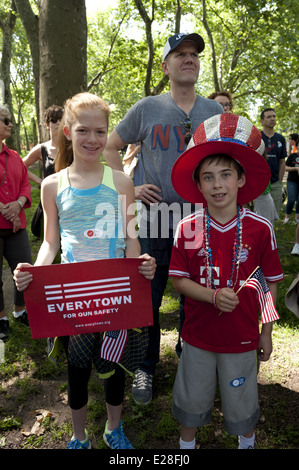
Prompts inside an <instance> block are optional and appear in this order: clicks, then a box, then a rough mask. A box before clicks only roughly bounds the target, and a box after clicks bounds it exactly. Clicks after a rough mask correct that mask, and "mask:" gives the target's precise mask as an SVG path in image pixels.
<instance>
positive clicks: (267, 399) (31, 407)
mask: <svg viewBox="0 0 299 470" xmlns="http://www.w3.org/2000/svg"><path fill="white" fill-rule="evenodd" d="M177 320H178V312H173V313H171V314H167V315H164V316H163V319H162V328H163V334H162V354H161V363H160V365H159V367H158V371H157V374H156V377H155V383H154V390H155V392H154V400H153V401H152V403H151V404H150V405H149V406H148V407H142V408H140V407H138V406H137V405H135V404H134V402H133V400H132V397H131V392H130V390H131V379H129V380H128V383H127V395H126V399H125V403H124V421H125V424H126V433H127V435H128V436H129V437H130V440H131V442H132V443H133V445H134V447H135V448H139V449H157V450H159V449H161V450H162V449H164V450H165V449H178V437H179V428H178V425H177V423H176V422H175V421H174V420H173V418H172V415H171V390H172V384H173V380H174V377H175V371H176V368H177V358H176V355H175V354H173V350H174V347H175V343H176V340H177V335H176V332H175V331H174V330H173V329H172V328H173V325H174V324H177V323H176V322H177ZM171 325H172V326H171ZM29 340H30V339H29ZM293 347H294V352H295V353H298V351H299V344H294V345H293ZM280 353H282V351H280ZM39 355H40V356H43V357H39ZM45 356H46V351H45V349H44V350H37V352H36V355H33V356H32V361H34V363H35V364H38V363H39V362H40V363H42V361H43V360H44V358H45ZM280 361H282V362H283V354H277V355H274V356H273V358H272V359H271V360H270V362H269V363H268V364H267V365H263V366H262V367H261V370H260V374H259V396H260V406H261V419H260V424H259V426H258V433H257V444H258V447H259V448H263V449H298V448H299V430H298V423H299V371H298V369H295V368H294V369H292V370H288V373H287V374H283V379H282V380H280V381H274V382H273V381H272V380H269V379H268V378H267V376H268V375H269V370H270V371H271V368H273V370H277V368H280V367H283V364H282V363H281V364H280ZM16 367H17V365H16ZM266 367H267V374H265V373H264V370H265V368H266ZM0 377H1V376H0ZM26 378H28V386H29V387H30V390H29V393H27V394H26V398H25V399H21V400H20V394H21V391H22V392H24V383H26ZM20 382H22V384H23V385H22V387H23V388H21V387H20ZM66 382H67V376H66V370H65V368H60V369H59V372H58V370H57V372H55V374H54V377H51V378H50V379H48V378H45V379H42V380H41V379H39V378H36V376H35V373H32V371H31V370H30V367H28V369H27V370H23V371H21V372H19V373H18V374H17V375H14V376H12V378H10V379H9V380H5V381H3V380H2V382H1V380H0V423H2V428H1V427H0V447H2V448H3V449H22V448H35V449H65V448H66V444H67V442H68V441H69V439H70V433H71V425H70V413H69V409H68V406H67V400H66V396H67V395H66ZM102 392H103V389H102V381H101V380H99V379H98V377H97V376H96V374H93V376H92V381H91V387H90V405H89V406H90V416H89V423H90V424H89V433H90V438H91V441H92V444H93V447H94V448H97V449H99V448H103V449H104V448H105V445H104V444H103V440H102V432H103V429H104V424H105V419H106V413H105V404H104V402H103V400H102V398H100V399H99V397H102V395H103V393H102ZM1 420H2V421H1ZM5 420H7V423H8V428H7V429H5V428H3V423H5ZM13 420H14V421H15V422H13ZM232 439H235V438H232V437H231V436H229V435H227V434H226V433H225V430H224V428H223V423H222V414H221V407H220V400H219V398H216V401H215V410H214V413H213V417H212V422H211V424H210V425H208V426H207V427H205V428H203V430H201V431H200V434H199V436H198V439H197V440H198V441H199V442H200V444H198V447H201V448H202V449H225V448H227V447H229V448H234V441H232Z"/></svg>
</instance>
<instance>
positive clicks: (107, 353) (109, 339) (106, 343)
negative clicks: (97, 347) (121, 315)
mask: <svg viewBox="0 0 299 470" xmlns="http://www.w3.org/2000/svg"><path fill="white" fill-rule="evenodd" d="M127 338H128V332H127V330H115V331H106V333H105V337H104V340H103V343H102V347H101V357H102V358H103V359H106V360H107V361H111V362H116V363H118V362H120V360H121V357H122V355H123V352H124V349H125V346H126V342H127Z"/></svg>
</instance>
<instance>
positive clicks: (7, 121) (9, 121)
mask: <svg viewBox="0 0 299 470" xmlns="http://www.w3.org/2000/svg"><path fill="white" fill-rule="evenodd" d="M0 119H1V121H3V122H4V124H5V125H6V126H8V125H9V124H12V120H11V119H9V118H3V117H0Z"/></svg>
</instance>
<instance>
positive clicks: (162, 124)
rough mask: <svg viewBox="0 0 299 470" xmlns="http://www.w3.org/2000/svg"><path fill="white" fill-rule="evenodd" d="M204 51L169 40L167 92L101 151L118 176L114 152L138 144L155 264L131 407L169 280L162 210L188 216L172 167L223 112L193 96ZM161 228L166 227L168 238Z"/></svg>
mask: <svg viewBox="0 0 299 470" xmlns="http://www.w3.org/2000/svg"><path fill="white" fill-rule="evenodd" d="M204 46H205V45H204V41H203V39H202V37H201V36H199V35H198V34H181V33H180V34H175V35H174V36H171V37H170V38H169V39H168V41H167V43H166V45H165V47H164V51H163V61H162V69H163V72H164V73H165V74H166V75H167V76H168V77H169V81H170V92H169V93H165V94H162V95H158V96H148V97H146V98H143V99H141V100H140V101H138V102H137V103H136V104H135V105H134V106H132V108H131V109H130V110H129V111H128V112H127V114H126V115H125V117H124V119H123V120H122V121H121V122H120V123H119V124H118V125H117V126H116V128H115V129H114V130H113V132H112V133H111V135H110V137H109V139H108V143H107V146H106V149H105V151H104V157H105V159H106V161H107V163H108V165H110V166H111V167H113V168H116V169H119V170H122V161H121V157H120V154H119V150H120V149H121V148H123V147H124V146H125V145H126V144H129V143H134V142H137V141H140V142H141V158H142V166H143V170H144V184H143V185H140V186H137V187H135V197H136V199H140V200H141V201H142V202H143V203H144V208H145V212H146V217H144V216H143V217H142V221H143V224H144V225H145V226H146V230H144V227H141V230H140V244H141V250H142V253H146V252H147V253H151V254H152V255H153V256H155V258H156V260H157V270H156V275H155V278H154V280H153V281H152V302H153V315H154V325H153V326H152V327H149V346H148V353H147V357H146V358H145V361H144V363H143V365H142V367H141V368H140V369H139V370H138V371H137V373H136V377H135V380H134V383H133V388H132V392H133V397H134V399H135V401H136V402H137V403H142V404H147V403H149V402H150V400H151V397H152V377H153V375H154V373H155V369H156V364H157V363H158V362H159V351H160V324H159V308H160V305H161V302H162V297H163V293H164V290H165V287H166V284H167V280H168V266H169V260H170V255H171V249H172V243H173V234H174V230H175V223H174V218H173V211H167V208H168V207H170V206H171V207H172V208H173V207H174V206H175V210H176V209H177V208H179V212H180V214H179V218H181V217H182V216H185V215H187V214H186V212H184V201H183V200H182V199H181V198H180V197H179V196H178V194H177V193H176V192H175V190H174V189H173V187H172V184H171V170H172V166H173V164H174V162H175V161H176V159H177V158H178V157H179V156H180V155H181V153H182V152H183V151H184V150H185V149H186V145H187V142H188V140H190V138H191V135H192V132H194V131H195V129H196V128H197V127H198V125H199V124H200V123H201V122H203V121H204V120H206V119H208V118H209V117H211V116H214V115H215V114H220V113H222V112H223V108H222V106H221V105H220V104H219V103H217V102H216V101H214V100H209V99H206V98H203V97H201V96H198V95H197V94H196V92H195V84H196V82H197V79H198V75H199V68H200V63H199V53H200V52H202V51H203V49H204ZM187 205H188V204H187ZM188 206H190V205H188ZM161 208H163V210H160V209H161ZM153 219H154V220H155V221H157V220H158V222H159V223H158V228H157V229H154V230H153V227H152V226H151V222H150V221H153ZM161 222H162V223H163V222H164V225H166V226H167V235H165V230H164V228H163V227H162V226H161ZM141 224H142V223H141ZM162 225H163V224H162ZM161 231H162V232H163V233H161Z"/></svg>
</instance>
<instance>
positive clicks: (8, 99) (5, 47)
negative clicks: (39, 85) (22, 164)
mask: <svg viewBox="0 0 299 470" xmlns="http://www.w3.org/2000/svg"><path fill="white" fill-rule="evenodd" d="M14 8H15V7H14V2H13V1H12V2H11V6H10V10H9V12H8V14H7V17H6V19H5V22H4V21H2V20H1V29H2V33H3V39H2V51H1V64H0V77H1V80H2V81H3V88H4V96H1V99H3V102H4V103H5V104H6V105H7V108H8V109H9V111H10V113H11V117H12V121H13V124H14V126H13V128H12V131H11V136H10V137H9V138H7V139H6V145H7V146H8V147H10V148H12V149H14V150H17V151H18V152H19V151H20V141H19V135H18V127H17V126H16V121H15V117H14V114H13V107H12V96H11V90H10V63H11V51H12V34H13V29H14V26H15V22H16V15H15V12H14Z"/></svg>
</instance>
